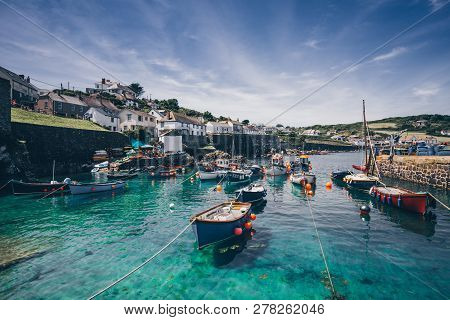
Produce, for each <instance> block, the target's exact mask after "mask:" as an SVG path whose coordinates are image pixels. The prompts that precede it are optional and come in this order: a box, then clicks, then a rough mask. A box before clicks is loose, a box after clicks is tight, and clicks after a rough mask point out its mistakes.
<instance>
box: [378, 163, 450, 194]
mask: <svg viewBox="0 0 450 320" xmlns="http://www.w3.org/2000/svg"><path fill="white" fill-rule="evenodd" d="M377 164H378V167H379V169H380V174H381V175H382V176H386V177H392V178H397V179H402V180H407V181H412V182H416V183H419V184H424V185H429V186H432V187H436V188H441V189H446V190H449V189H450V157H439V156H420V157H418V156H394V158H393V159H392V161H391V160H389V158H388V157H387V156H382V157H380V158H379V159H377Z"/></svg>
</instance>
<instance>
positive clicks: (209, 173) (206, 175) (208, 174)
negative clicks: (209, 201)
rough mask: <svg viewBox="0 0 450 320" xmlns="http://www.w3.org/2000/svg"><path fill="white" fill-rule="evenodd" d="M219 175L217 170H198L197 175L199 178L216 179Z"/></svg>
mask: <svg viewBox="0 0 450 320" xmlns="http://www.w3.org/2000/svg"><path fill="white" fill-rule="evenodd" d="M218 176H219V172H217V171H201V170H199V171H198V177H199V178H200V180H216V179H217V178H218Z"/></svg>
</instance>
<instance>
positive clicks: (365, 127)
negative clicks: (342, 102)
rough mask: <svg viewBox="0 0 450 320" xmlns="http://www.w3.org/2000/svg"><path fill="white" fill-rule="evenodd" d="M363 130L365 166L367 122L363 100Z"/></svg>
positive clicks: (365, 163) (365, 162) (365, 158)
mask: <svg viewBox="0 0 450 320" xmlns="http://www.w3.org/2000/svg"><path fill="white" fill-rule="evenodd" d="M363 131H364V160H365V161H364V165H365V166H367V164H368V163H367V124H366V103H365V101H364V100H363Z"/></svg>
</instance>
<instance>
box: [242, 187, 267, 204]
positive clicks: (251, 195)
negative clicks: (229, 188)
mask: <svg viewBox="0 0 450 320" xmlns="http://www.w3.org/2000/svg"><path fill="white" fill-rule="evenodd" d="M266 195H267V191H266V188H264V186H263V185H261V184H254V183H252V184H251V185H249V186H248V187H245V188H242V189H241V190H238V191H236V200H237V201H240V202H250V203H255V202H258V201H261V200H263V199H264V197H265V196H266Z"/></svg>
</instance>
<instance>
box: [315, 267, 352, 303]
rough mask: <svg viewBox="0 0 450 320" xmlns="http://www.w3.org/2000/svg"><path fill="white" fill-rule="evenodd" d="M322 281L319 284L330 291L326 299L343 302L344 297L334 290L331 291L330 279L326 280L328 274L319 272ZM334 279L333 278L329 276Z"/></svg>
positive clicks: (324, 271) (323, 271)
mask: <svg viewBox="0 0 450 320" xmlns="http://www.w3.org/2000/svg"><path fill="white" fill-rule="evenodd" d="M321 274H322V279H321V281H320V282H322V283H323V284H324V286H325V288H327V289H328V290H330V293H331V296H330V297H328V299H329V300H345V299H346V297H345V296H344V295H342V294H340V293H339V292H337V291H336V288H334V289H333V286H332V285H331V282H330V279H329V278H328V274H327V271H326V270H322V271H321ZM331 277H332V278H334V277H333V276H331Z"/></svg>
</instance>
